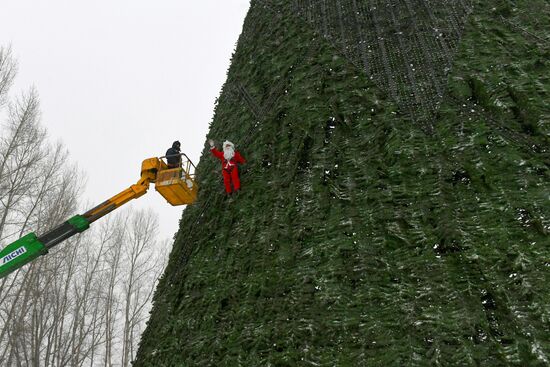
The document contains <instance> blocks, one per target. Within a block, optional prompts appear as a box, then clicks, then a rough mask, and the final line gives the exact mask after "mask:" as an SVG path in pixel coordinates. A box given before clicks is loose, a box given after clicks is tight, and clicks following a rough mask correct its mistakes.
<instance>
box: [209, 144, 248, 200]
mask: <svg viewBox="0 0 550 367" xmlns="http://www.w3.org/2000/svg"><path fill="white" fill-rule="evenodd" d="M210 151H211V152H212V154H213V155H214V157H216V158H218V159H219V160H221V161H222V173H223V183H224V185H225V192H226V193H228V194H230V193H231V184H233V189H234V190H235V191H238V190H239V189H240V188H241V181H240V180H239V169H238V168H237V164H242V163H245V162H246V161H245V160H244V158H243V157H242V156H241V154H240V153H239V152H238V151H236V150H235V145H234V144H233V143H232V142H230V141H225V142H224V143H223V152H220V151H219V150H217V149H216V147H211V148H210Z"/></svg>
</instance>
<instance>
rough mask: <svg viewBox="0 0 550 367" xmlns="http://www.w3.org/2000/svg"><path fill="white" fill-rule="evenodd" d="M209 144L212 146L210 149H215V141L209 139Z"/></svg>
mask: <svg viewBox="0 0 550 367" xmlns="http://www.w3.org/2000/svg"><path fill="white" fill-rule="evenodd" d="M208 144H210V149H212V148H214V140H212V139H208Z"/></svg>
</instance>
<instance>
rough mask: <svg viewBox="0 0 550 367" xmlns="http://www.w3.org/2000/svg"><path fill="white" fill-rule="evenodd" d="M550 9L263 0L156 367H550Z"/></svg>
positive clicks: (192, 212)
mask: <svg viewBox="0 0 550 367" xmlns="http://www.w3.org/2000/svg"><path fill="white" fill-rule="evenodd" d="M549 29H550V4H549V3H548V1H545V0H514V1H513V0H497V1H478V0H472V1H467V0H392V1H390V0H262V1H260V0H252V1H251V5H250V11H249V13H248V15H247V18H246V20H245V24H244V27H243V33H242V35H241V37H240V39H239V42H238V45H237V48H236V51H235V53H234V55H233V59H232V64H231V67H230V69H229V72H228V77H227V82H226V83H225V85H224V87H223V90H222V93H221V96H220V98H219V100H218V102H217V105H216V107H215V108H216V110H215V111H216V112H215V117H214V120H213V121H212V124H211V129H210V132H209V134H208V138H213V139H215V140H217V141H218V142H221V141H223V140H224V139H229V140H231V141H233V142H235V143H236V145H237V149H239V150H240V151H241V152H242V153H243V154H244V155H245V156H246V157H247V160H248V163H247V164H246V165H245V166H244V167H243V170H242V171H241V181H242V190H241V192H240V193H239V194H238V196H230V197H226V196H225V195H224V193H223V185H222V183H221V181H220V180H221V178H220V177H221V175H220V172H219V162H217V160H215V159H214V158H213V157H212V156H211V155H210V152H209V149H208V147H207V144H206V139H205V150H204V154H203V157H202V158H201V161H200V164H199V165H198V170H197V172H198V181H199V182H200V184H201V186H200V194H199V199H198V201H197V203H196V204H195V205H193V206H190V207H188V208H187V209H186V210H185V212H184V213H183V216H182V219H181V226H180V230H179V232H178V234H177V236H176V237H175V242H174V248H173V251H172V253H171V256H170V262H169V265H168V267H167V269H166V272H165V274H164V276H163V277H162V279H161V281H160V284H159V286H158V289H157V291H156V294H155V299H154V308H153V311H152V315H151V319H150V321H149V324H148V328H147V330H146V332H145V334H144V335H143V338H142V341H141V345H140V350H139V354H138V359H137V361H136V364H135V365H136V366H310V365H311V366H428V365H434V366H437V365H440V366H503V365H510V366H546V365H550V307H549V304H550V291H549V288H548V284H550V236H549V232H550V204H549V203H550V184H549V182H550V154H549V149H550V148H549V147H550V139H549V133H550V123H549V115H550V113H549V109H548V104H549V98H548V96H549V94H548V93H549V88H550V82H549V79H550V68H549V66H548V65H549V62H550V61H549V60H550V57H549V56H550V55H549V54H550V52H549V50H550V40H549V39H550V32H549Z"/></svg>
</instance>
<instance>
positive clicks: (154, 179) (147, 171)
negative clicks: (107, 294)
mask: <svg viewBox="0 0 550 367" xmlns="http://www.w3.org/2000/svg"><path fill="white" fill-rule="evenodd" d="M181 155H182V156H183V157H185V158H186V159H187V161H184V162H183V164H182V166H181V167H178V168H168V166H167V165H166V163H164V161H163V160H162V158H165V157H160V158H148V159H146V160H144V161H143V163H142V164H141V178H140V179H139V181H138V182H137V183H135V184H134V185H131V186H130V187H128V188H127V189H126V190H124V191H122V192H120V193H118V194H117V195H115V196H113V197H111V198H110V199H108V200H106V201H104V202H103V203H101V204H99V205H98V206H96V207H94V208H92V209H90V210H88V211H87V212H86V213H84V214H82V215H75V216H74V217H72V218H70V219H68V220H67V221H65V222H64V223H62V224H60V225H58V226H57V227H55V228H53V229H52V230H49V231H48V232H46V233H44V234H42V235H40V236H38V235H36V234H35V233H29V234H27V235H26V236H23V237H21V238H20V239H18V240H16V241H15V242H13V243H11V244H9V245H8V246H6V247H5V248H3V249H2V250H1V251H0V278H3V277H5V276H6V275H8V274H9V273H11V272H13V271H15V270H17V269H19V268H20V267H22V266H23V265H25V264H27V263H29V262H31V261H32V260H34V259H36V258H37V257H39V256H41V255H45V254H47V253H48V251H49V250H50V249H51V248H52V247H54V246H56V245H57V244H59V243H60V242H62V241H64V240H66V239H67V238H69V237H72V236H74V235H75V234H77V233H80V232H83V231H85V230H87V229H88V228H89V227H90V224H91V223H93V222H95V221H96V220H98V219H99V218H101V217H103V216H105V215H107V214H109V213H110V212H112V211H113V210H115V209H117V208H119V207H120V206H122V205H124V204H126V203H127V202H128V201H130V200H132V199H137V198H139V197H140V196H142V195H144V194H145V193H147V190H148V189H149V185H150V184H151V183H155V189H156V190H157V191H158V192H159V193H160V194H161V195H162V196H164V198H165V199H166V200H167V201H168V202H169V203H170V204H172V205H184V204H192V203H193V202H194V201H195V200H196V198H197V191H198V187H197V185H196V183H195V179H194V173H193V172H194V168H195V166H194V165H193V163H191V161H190V160H189V158H188V157H187V156H186V155H185V154H181ZM191 170H193V172H191Z"/></svg>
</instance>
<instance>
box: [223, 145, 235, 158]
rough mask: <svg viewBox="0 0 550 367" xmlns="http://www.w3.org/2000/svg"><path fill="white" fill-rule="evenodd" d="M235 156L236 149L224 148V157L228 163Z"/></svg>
mask: <svg viewBox="0 0 550 367" xmlns="http://www.w3.org/2000/svg"><path fill="white" fill-rule="evenodd" d="M234 156H235V149H234V148H232V147H226V148H223V157H224V158H225V159H227V160H228V161H229V160H230V159H231V158H233V157H234Z"/></svg>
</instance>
